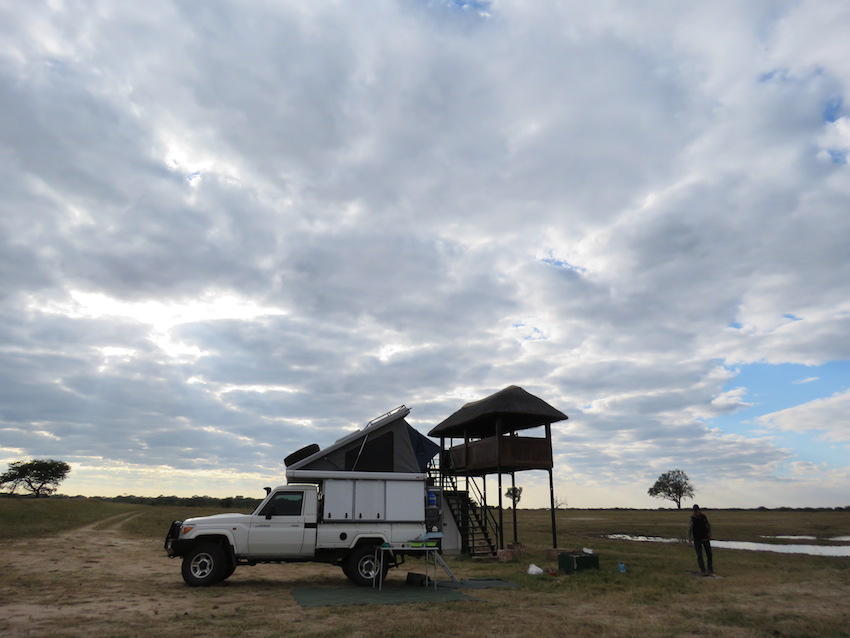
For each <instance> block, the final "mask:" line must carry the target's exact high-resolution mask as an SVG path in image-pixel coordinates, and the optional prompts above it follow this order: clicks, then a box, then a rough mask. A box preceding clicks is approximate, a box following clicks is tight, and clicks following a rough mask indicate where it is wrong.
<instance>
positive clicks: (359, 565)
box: [342, 545, 390, 587]
mask: <svg viewBox="0 0 850 638" xmlns="http://www.w3.org/2000/svg"><path fill="white" fill-rule="evenodd" d="M389 569H390V566H389V563H387V562H386V561H385V562H384V565H383V567H381V564H380V561H379V559H378V556H377V554H376V547H375V546H374V545H361V546H360V547H355V548H354V551H352V552H351V554H349V555H348V559H347V560H346V561H345V566H344V567H343V569H342V571H343V572H344V573H345V575H346V576H348V578H349V579H350V580H351V582H353V583H354V584H355V585H360V586H361V587H370V586H371V585H373V584H374V582H375V579H376V578H380V579H381V580H383V579H384V578H386V576H387V572H388V571H389Z"/></svg>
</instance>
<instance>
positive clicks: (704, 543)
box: [694, 538, 714, 572]
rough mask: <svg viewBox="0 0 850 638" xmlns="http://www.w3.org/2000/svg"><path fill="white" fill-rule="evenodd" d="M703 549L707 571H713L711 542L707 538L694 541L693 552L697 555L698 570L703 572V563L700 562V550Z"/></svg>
mask: <svg viewBox="0 0 850 638" xmlns="http://www.w3.org/2000/svg"><path fill="white" fill-rule="evenodd" d="M703 549H705V557H706V559H708V571H710V572H713V571H714V559H713V558H712V556H711V541H710V540H708V539H707V538H703V539H702V540H696V539H694V550H696V553H697V563H698V564H699V570H700V571H701V572H705V563H704V562H703V560H702V550H703Z"/></svg>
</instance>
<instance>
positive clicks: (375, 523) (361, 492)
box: [165, 472, 441, 587]
mask: <svg viewBox="0 0 850 638" xmlns="http://www.w3.org/2000/svg"><path fill="white" fill-rule="evenodd" d="M333 474H335V475H336V476H335V478H328V474H327V473H325V474H324V478H322V479H317V480H316V483H315V484H312V483H304V484H289V485H284V486H280V487H276V488H274V489H270V488H266V490H267V492H268V493H267V495H266V498H265V499H264V500H263V502H262V503H261V504H260V505H259V506H258V507H257V509H256V510H255V511H254V512H253V513H252V514H216V515H214V516H202V517H197V518H189V519H186V520H184V521H175V522H174V523H172V525H171V528H170V529H169V531H168V534H167V536H166V539H165V550H166V552H167V553H168V556H169V557H172V558H173V557H177V556H179V557H182V559H183V567H182V574H183V580H184V581H186V583H187V584H188V585H191V586H195V587H200V586H209V585H213V584H215V583H217V582H220V581H222V580H224V579H226V578H228V577H229V576H230V575H231V574H232V573H233V572H234V570H235V569H236V567H238V566H241V565H257V564H258V563H290V562H305V561H316V562H323V563H328V564H331V565H336V566H338V567H341V568H342V571H343V572H344V573H345V575H346V576H347V577H348V578H349V579H350V580H351V581H353V582H354V583H356V584H357V585H372V584H373V583H374V581H375V578H376V577H380V578H383V577H384V576H386V572H387V570H388V569H389V567H391V566H397V565H398V564H400V563H401V562H403V560H404V555H405V552H404V549H403V548H404V547H417V548H421V547H423V544H425V543H427V546H436V545H437V544H438V542H439V541H438V540H434V538H432V536H433V537H439V536H440V534H431V533H430V532H437V531H438V530H440V529H441V523H440V522H439V521H438V520H436V519H434V518H433V513H428V512H426V510H429V511H430V510H433V509H436V508H434V507H433V505H434V504H435V502H436V494H435V493H434V492H433V489H434V488H428V487H427V484H426V480H425V475H424V474H399V473H385V472H370V473H362V472H337V473H333ZM429 505H431V506H432V507H429ZM426 515H428V516H429V517H431V518H429V519H428V520H427V522H426ZM384 544H387V545H391V546H393V547H400V548H402V549H400V550H397V551H395V550H394V551H389V552H384V554H385V555H384V556H383V557H382V558H383V560H378V556H377V551H376V550H377V548H378V547H380V546H381V545H384ZM419 555H421V553H420V554H419ZM381 568H382V569H383V573H380V574H379V572H380V571H381Z"/></svg>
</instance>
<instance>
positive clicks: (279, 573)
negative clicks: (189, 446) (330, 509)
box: [0, 514, 342, 638]
mask: <svg viewBox="0 0 850 638" xmlns="http://www.w3.org/2000/svg"><path fill="white" fill-rule="evenodd" d="M134 516H138V514H121V515H118V516H114V517H111V518H108V519H105V520H102V521H99V522H97V523H95V524H92V525H88V526H86V527H83V528H79V529H76V530H74V531H71V532H66V533H62V534H58V535H56V536H51V537H45V538H37V539H33V540H16V541H5V542H3V543H2V544H0V561H2V563H0V564H2V565H4V570H3V576H2V579H0V596H2V598H0V635H2V636H4V638H5V637H9V638H11V637H17V636H39V637H42V636H86V637H88V638H91V637H92V636H136V635H139V636H141V635H144V636H157V635H162V636H171V635H176V632H178V631H187V630H191V629H193V628H194V629H197V628H198V627H199V625H201V624H203V623H204V622H210V620H211V619H215V618H217V619H218V623H217V624H219V625H220V624H222V623H221V621H222V620H225V619H229V621H230V622H227V621H225V622H224V623H223V624H225V625H229V629H230V630H231V631H230V632H228V633H231V632H233V633H237V632H238V634H239V635H249V634H250V633H251V632H250V627H249V626H246V627H244V629H247V631H245V632H242V631H238V629H237V627H236V626H235V625H240V624H243V623H246V624H247V622H246V620H244V619H245V618H246V616H248V617H250V612H251V608H252V607H255V608H256V607H259V606H260V605H261V604H263V603H264V601H265V602H266V603H267V598H266V597H267V596H269V595H270V594H274V596H275V602H276V606H286V607H289V608H290V609H292V608H293V607H297V605H295V603H294V601H293V599H292V598H291V596H290V595H289V593H290V591H291V589H292V586H293V584H294V583H295V582H302V583H303V582H304V581H305V580H309V581H311V582H316V583H321V582H327V581H331V582H332V581H337V582H338V581H340V579H341V578H342V574H341V572H339V573H338V570H335V569H333V568H324V569H317V567H316V566H315V565H309V566H308V565H285V566H284V565H281V566H276V565H267V566H262V567H258V568H244V569H242V570H237V573H236V574H234V576H233V577H231V579H230V580H228V581H227V582H226V583H224V584H222V585H219V586H217V587H213V588H209V589H196V588H189V587H186V586H185V585H184V584H183V580H182V578H181V577H180V562H179V560H176V559H175V560H169V559H168V558H167V557H166V555H165V552H164V551H163V549H162V543H161V542H159V541H156V542H154V541H149V540H138V539H134V538H129V537H127V536H126V535H123V534H121V533H120V531H119V529H120V527H121V526H122V525H123V524H125V523H127V522H128V521H129V520H131V519H132V518H133V517H134Z"/></svg>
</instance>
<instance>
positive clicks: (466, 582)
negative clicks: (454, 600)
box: [437, 578, 519, 589]
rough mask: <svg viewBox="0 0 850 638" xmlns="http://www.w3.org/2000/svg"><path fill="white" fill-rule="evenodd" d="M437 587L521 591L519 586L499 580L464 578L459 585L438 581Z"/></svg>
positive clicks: (448, 581) (447, 581)
mask: <svg viewBox="0 0 850 638" xmlns="http://www.w3.org/2000/svg"><path fill="white" fill-rule="evenodd" d="M437 587H438V588H439V587H450V588H453V589H519V585H517V584H516V583H512V582H511V581H509V580H501V579H499V578H463V579H461V581H460V582H459V583H455V582H452V581H450V580H438V581H437Z"/></svg>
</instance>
